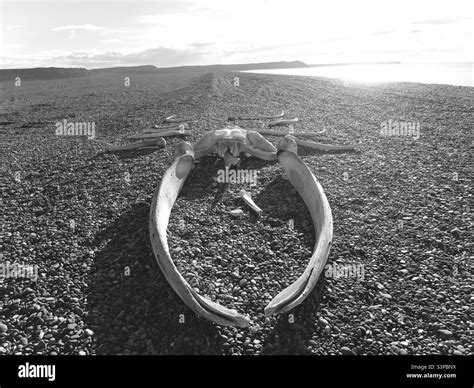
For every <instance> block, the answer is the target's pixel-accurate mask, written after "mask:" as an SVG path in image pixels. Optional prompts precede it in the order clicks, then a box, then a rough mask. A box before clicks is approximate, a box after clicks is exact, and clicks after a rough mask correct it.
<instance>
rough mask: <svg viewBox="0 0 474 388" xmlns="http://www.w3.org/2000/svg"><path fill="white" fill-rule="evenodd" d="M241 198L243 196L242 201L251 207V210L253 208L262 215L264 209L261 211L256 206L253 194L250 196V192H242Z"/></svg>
mask: <svg viewBox="0 0 474 388" xmlns="http://www.w3.org/2000/svg"><path fill="white" fill-rule="evenodd" d="M240 196H241V197H242V199H243V200H244V201H245V203H246V204H247V205H249V206H250V208H251V209H252V210H253V211H255V212H257V213H258V214H260V213H261V212H262V209H260V208H259V207H258V206H257V205H256V204H255V202H254V201H253V199H252V196H251V194H250V193H249V192H248V191H246V190H240Z"/></svg>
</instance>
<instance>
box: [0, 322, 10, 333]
mask: <svg viewBox="0 0 474 388" xmlns="http://www.w3.org/2000/svg"><path fill="white" fill-rule="evenodd" d="M7 330H8V327H7V325H5V324H4V323H0V333H6V331H7Z"/></svg>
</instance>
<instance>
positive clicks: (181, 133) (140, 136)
mask: <svg viewBox="0 0 474 388" xmlns="http://www.w3.org/2000/svg"><path fill="white" fill-rule="evenodd" d="M190 135H191V131H187V130H182V131H174V130H171V131H161V132H154V133H142V134H138V135H130V136H127V137H125V139H152V138H156V137H166V136H190Z"/></svg>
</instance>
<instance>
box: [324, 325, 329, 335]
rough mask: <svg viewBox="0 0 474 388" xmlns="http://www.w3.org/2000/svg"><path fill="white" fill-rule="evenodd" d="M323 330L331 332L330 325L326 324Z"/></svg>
mask: <svg viewBox="0 0 474 388" xmlns="http://www.w3.org/2000/svg"><path fill="white" fill-rule="evenodd" d="M324 332H325V333H326V334H329V333H331V327H330V326H326V327H325V328H324Z"/></svg>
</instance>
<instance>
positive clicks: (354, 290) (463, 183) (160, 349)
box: [0, 73, 474, 356]
mask: <svg viewBox="0 0 474 388" xmlns="http://www.w3.org/2000/svg"><path fill="white" fill-rule="evenodd" d="M124 76H127V75H126V74H124ZM128 76H129V77H130V85H129V86H125V85H124V82H123V77H121V76H120V75H119V74H98V75H93V76H88V77H84V78H74V79H60V80H47V81H46V80H44V81H25V82H23V83H22V85H21V87H15V86H14V84H13V82H2V83H1V84H0V108H1V109H0V142H1V143H2V144H1V147H2V148H1V153H2V154H3V155H2V173H1V177H0V182H1V188H2V235H1V240H0V245H1V257H0V264H2V265H3V269H4V271H3V272H4V274H3V276H2V277H0V355H2V354H8V355H23V354H26V355H32V354H45V355H63V354H66V355H102V354H114V355H119V354H122V355H142V354H153V355H154V354H159V355H162V354H168V355H171V354H173V355H175V354H178V355H182V354H196V355H211V354H212V355H271V354H278V355H280V354H298V355H390V354H395V355H432V354H440V355H441V354H442V355H453V356H455V355H469V354H472V353H473V351H474V347H473V345H472V342H473V341H472V339H473V335H472V330H473V329H474V327H473V326H474V324H473V321H472V302H473V299H474V297H473V296H472V295H473V288H474V287H473V272H472V234H471V233H472V213H471V209H470V206H471V204H472V183H471V179H472V124H473V122H474V120H473V119H474V108H473V104H472V102H473V98H474V91H473V88H471V87H463V86H449V85H432V84H416V83H381V84H363V83H347V82H343V81H338V80H333V79H325V78H316V77H302V76H289V75H265V74H254V73H202V74H180V75H173V74H168V75H145V74H142V75H140V74H137V75H128ZM235 77H238V83H236V82H235ZM281 110H284V111H285V117H286V118H294V117H297V118H298V119H299V121H298V123H296V124H295V125H294V131H295V132H298V131H301V132H315V133H316V132H320V134H319V135H318V137H317V138H315V139H312V141H317V142H319V143H324V144H333V145H349V144H359V145H360V147H359V149H358V150H357V151H355V152H321V151H315V150H312V149H307V148H304V147H300V148H298V154H299V156H300V157H301V159H302V160H303V161H304V162H305V163H306V164H307V165H308V167H309V168H310V169H311V171H312V172H313V174H314V175H315V176H316V178H317V179H318V181H319V182H320V183H321V185H322V187H323V189H324V191H325V194H326V196H327V198H328V201H329V204H330V206H331V210H332V215H333V219H334V237H333V242H332V247H331V252H330V254H329V258H328V262H327V265H328V266H327V268H328V270H327V271H326V272H323V275H324V276H321V278H320V279H319V281H318V284H317V285H316V287H315V288H314V290H313V292H312V293H311V295H310V296H309V297H308V298H307V299H306V300H305V301H304V302H303V303H302V304H301V305H299V306H298V307H296V308H295V309H293V310H291V311H290V312H288V313H286V314H283V315H277V316H271V317H266V316H265V315H264V312H263V310H264V308H265V306H266V305H267V304H268V302H269V301H270V300H271V299H272V298H273V297H274V296H275V295H277V294H278V292H279V291H281V290H283V289H284V288H285V287H286V286H288V285H289V284H291V283H292V282H294V281H295V280H296V279H297V278H298V277H299V276H300V275H301V274H302V271H303V270H304V268H305V266H306V264H307V262H308V259H309V257H310V255H311V253H312V249H313V245H314V228H313V224H312V221H311V217H310V214H309V212H308V210H307V208H306V206H305V204H304V202H303V200H302V199H301V198H300V197H299V195H298V193H297V192H296V190H294V188H293V187H292V186H291V184H290V183H289V181H288V180H287V179H285V176H284V175H282V172H283V171H282V168H281V167H280V166H279V165H278V163H275V162H266V161H263V160H257V159H255V158H253V157H246V156H242V158H241V164H240V166H239V168H240V169H243V170H248V171H255V172H256V175H255V176H256V177H257V179H256V181H255V182H250V183H249V182H244V183H242V182H239V183H220V182H218V181H217V179H216V177H217V176H218V174H219V171H220V170H222V169H223V168H224V164H223V161H222V160H221V159H218V158H217V157H215V156H212V155H210V156H207V157H203V158H202V159H200V160H199V161H198V162H197V163H196V166H195V168H194V169H193V171H192V172H191V174H190V176H189V178H188V180H187V181H186V184H185V186H184V188H183V190H182V192H181V194H180V196H179V198H178V200H177V202H176V204H175V206H174V208H173V211H172V213H171V218H170V224H169V226H168V242H169V245H170V252H171V255H172V257H173V260H174V262H175V264H176V266H177V267H178V269H179V270H180V273H181V274H182V275H183V276H184V277H185V279H186V280H187V281H188V282H189V283H190V284H191V285H192V286H193V287H194V288H195V289H196V290H198V291H199V292H200V293H201V294H202V295H205V296H206V297H208V298H210V299H211V300H214V301H216V302H218V303H220V304H222V305H225V306H226V307H230V308H233V309H235V310H237V311H238V312H239V313H244V314H246V315H248V316H249V318H250V319H251V324H250V326H249V327H248V328H233V327H223V326H218V325H215V324H213V323H211V322H208V321H206V320H204V319H201V318H199V317H197V316H196V315H195V314H194V313H192V312H191V310H189V309H188V308H187V307H186V305H185V304H184V303H183V302H182V301H181V299H180V298H179V297H178V296H177V295H176V294H175V293H174V291H173V290H172V288H171V287H170V286H169V284H168V283H167V281H166V279H165V278H164V276H163V275H162V273H161V272H160V269H159V267H158V265H157V263H156V260H155V257H154V254H153V251H152V247H151V244H150V241H149V234H148V217H149V211H150V204H151V199H152V197H153V194H154V191H155V189H156V188H157V186H158V185H159V182H160V179H161V177H162V175H163V173H164V172H165V171H166V169H167V168H168V166H169V165H170V164H171V162H172V160H173V154H174V148H175V146H176V145H177V144H178V143H179V142H181V141H183V140H186V141H189V142H191V143H194V142H196V141H197V140H198V139H199V138H200V137H201V136H202V135H203V134H204V133H205V132H206V131H209V130H213V129H219V128H222V127H223V126H225V125H226V124H227V123H228V117H237V116H239V115H264V114H277V113H279V112H280V111H281ZM174 114H176V115H177V116H181V117H189V118H193V119H196V120H198V121H197V123H192V124H190V129H191V131H192V135H191V136H187V137H183V136H175V137H167V138H166V142H167V145H166V148H164V149H163V148H160V149H153V148H146V149H139V150H130V151H124V152H116V153H111V152H106V149H105V146H104V143H103V142H104V141H106V142H109V143H115V144H126V142H127V141H126V140H124V137H125V136H127V135H133V134H138V133H141V132H143V131H144V130H145V129H147V128H150V127H152V126H153V125H161V124H162V123H163V119H164V118H165V117H167V116H170V115H174ZM64 120H67V121H69V122H74V121H79V122H93V123H94V124H95V127H94V128H95V138H91V139H90V138H88V137H87V136H67V135H59V136H58V135H56V133H55V125H56V123H58V122H63V121H64ZM267 122H268V121H266V120H245V121H236V124H238V125H240V126H241V127H243V128H246V129H262V128H264V127H265V125H266V123H267ZM395 123H398V124H400V123H403V124H408V123H409V124H410V125H415V127H417V128H419V131H418V132H417V135H416V136H414V135H413V134H412V135H409V134H408V133H404V134H403V133H402V134H401V133H400V132H390V133H389V132H383V131H382V129H383V128H387V126H390V127H393V126H394V125H395ZM398 124H397V125H398ZM415 127H413V128H415ZM265 137H266V138H267V139H268V140H270V141H272V142H273V143H274V144H277V142H278V140H279V137H275V136H265ZM242 189H245V190H247V191H249V192H250V193H251V195H252V198H253V199H254V201H255V203H256V204H257V205H258V206H259V207H260V208H261V209H262V214H261V215H260V216H258V215H256V214H255V213H254V212H253V211H252V210H251V209H250V208H249V207H248V206H246V205H245V203H244V202H243V201H242V198H240V197H239V192H240V190H242ZM236 209H241V210H242V212H240V213H235V214H233V213H232V211H233V210H236ZM14 265H23V266H28V267H30V268H34V269H35V271H36V275H37V276H35V277H34V278H33V277H32V276H12V275H11V273H10V276H6V275H5V268H7V267H8V268H13V266H14ZM338 268H339V270H338ZM341 269H342V271H340V270H341ZM344 269H347V270H344ZM0 275H1V273H0Z"/></svg>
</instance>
